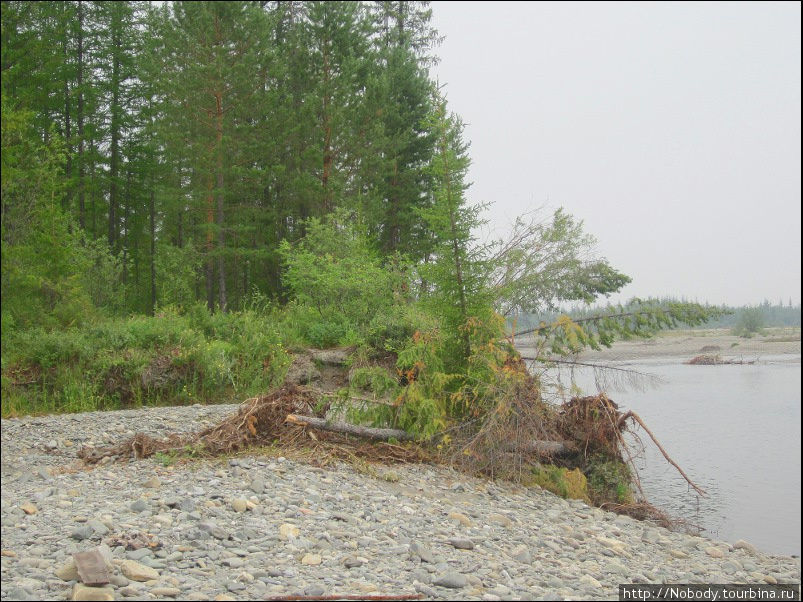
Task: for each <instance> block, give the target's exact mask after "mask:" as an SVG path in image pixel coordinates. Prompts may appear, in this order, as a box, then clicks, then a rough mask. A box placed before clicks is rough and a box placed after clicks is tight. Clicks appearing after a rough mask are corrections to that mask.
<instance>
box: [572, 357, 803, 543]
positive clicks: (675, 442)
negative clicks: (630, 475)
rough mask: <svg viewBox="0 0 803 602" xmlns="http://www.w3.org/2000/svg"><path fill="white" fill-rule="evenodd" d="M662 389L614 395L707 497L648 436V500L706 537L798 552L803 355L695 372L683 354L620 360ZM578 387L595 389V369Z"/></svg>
mask: <svg viewBox="0 0 803 602" xmlns="http://www.w3.org/2000/svg"><path fill="white" fill-rule="evenodd" d="M614 365H616V366H620V367H626V368H632V369H635V370H638V371H641V372H649V373H651V374H655V375H657V376H659V377H661V378H662V379H663V381H664V382H663V384H662V385H660V386H657V387H655V388H650V389H647V390H646V391H635V390H633V389H632V388H631V389H630V390H626V391H610V392H609V396H610V397H611V398H612V399H613V400H614V401H616V402H617V403H618V404H619V407H620V410H623V411H626V410H628V409H630V410H633V411H634V412H636V413H637V414H639V415H640V416H641V418H642V419H643V420H644V422H645V423H646V424H647V426H649V427H650V430H651V431H652V432H653V433H654V434H655V436H656V437H657V438H658V440H659V441H660V442H661V444H662V445H663V446H664V448H665V449H666V450H667V452H668V453H669V455H670V456H671V457H672V458H673V459H674V460H675V461H676V462H677V463H678V464H679V465H680V466H681V468H683V469H684V471H685V472H686V473H687V474H688V475H689V477H690V478H691V479H692V480H693V481H694V482H695V483H697V484H698V485H699V486H701V487H702V488H703V489H705V490H706V491H707V493H708V494H709V495H708V497H707V498H702V499H700V498H698V496H697V495H695V494H694V493H693V491H691V490H690V488H689V487H688V485H687V484H686V482H685V481H684V480H683V478H682V477H681V476H680V475H679V474H678V472H677V471H676V470H675V468H674V467H672V466H671V465H669V464H668V463H667V462H666V461H665V460H664V458H663V456H661V454H660V452H659V451H658V450H657V448H656V447H655V446H654V445H653V444H652V442H651V441H650V439H649V436H648V435H647V434H646V433H644V432H643V431H640V435H641V439H642V441H643V443H644V446H645V449H644V451H643V453H642V454H641V458H640V459H639V461H638V464H639V465H640V474H641V480H642V485H643V487H644V491H645V493H646V495H647V497H648V499H649V500H650V501H651V502H652V503H653V504H655V505H656V506H658V507H660V508H662V509H664V510H666V511H668V512H669V513H670V514H671V515H673V516H680V517H683V518H686V519H688V520H690V521H692V522H695V523H697V524H699V525H700V526H702V527H703V528H704V529H705V533H704V535H706V536H709V537H712V538H714V539H719V540H724V541H729V542H734V541H736V540H738V539H745V540H747V541H749V542H750V543H752V544H753V545H755V546H756V547H757V548H759V549H760V550H762V551H764V552H767V553H774V554H785V555H789V554H794V555H800V549H801V545H800V541H801V534H800V514H801V504H800V498H801V495H800V489H801V476H800V475H801V457H800V452H801V445H800V430H801V428H800V404H801V380H800V378H801V373H800V355H797V356H792V357H790V356H789V355H785V356H779V357H764V358H762V359H761V361H760V362H758V363H757V364H755V365H724V366H689V365H685V364H683V363H682V361H681V360H680V359H678V358H654V359H650V360H639V361H627V362H617V363H615V364H614ZM575 377H576V382H577V384H579V385H580V386H581V387H582V388H583V389H584V390H585V391H586V392H588V393H596V386H595V380H594V378H593V375H592V374H591V373H590V371H589V370H579V371H577V372H576V374H575Z"/></svg>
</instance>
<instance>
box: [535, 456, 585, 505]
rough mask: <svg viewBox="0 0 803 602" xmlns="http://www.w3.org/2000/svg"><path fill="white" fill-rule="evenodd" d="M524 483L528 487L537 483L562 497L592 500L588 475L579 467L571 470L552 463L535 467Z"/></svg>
mask: <svg viewBox="0 0 803 602" xmlns="http://www.w3.org/2000/svg"><path fill="white" fill-rule="evenodd" d="M524 484H525V485H527V486H528V487H533V486H536V485H537V486H539V487H541V488H542V489H546V490H547V491H551V492H552V493H554V494H555V495H559V496H560V497H562V498H570V499H577V500H583V501H586V502H590V499H589V496H588V485H587V481H586V477H585V475H584V474H583V473H582V472H581V471H580V469H579V468H575V469H574V470H569V469H568V468H562V467H558V466H554V465H552V464H546V465H544V466H538V467H533V468H532V470H531V473H530V474H529V475H527V476H526V477H525V478H524Z"/></svg>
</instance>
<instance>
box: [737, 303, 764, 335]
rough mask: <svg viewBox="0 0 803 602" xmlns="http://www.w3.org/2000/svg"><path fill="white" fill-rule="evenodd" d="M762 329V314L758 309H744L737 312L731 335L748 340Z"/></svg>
mask: <svg viewBox="0 0 803 602" xmlns="http://www.w3.org/2000/svg"><path fill="white" fill-rule="evenodd" d="M763 328H764V313H763V312H762V311H761V308H760V307H746V308H744V309H742V310H741V311H740V312H739V315H738V316H737V318H736V326H735V327H734V328H733V334H735V335H737V336H740V337H744V338H747V339H749V338H750V337H752V336H753V335H755V334H760V333H761V332H762V330H763Z"/></svg>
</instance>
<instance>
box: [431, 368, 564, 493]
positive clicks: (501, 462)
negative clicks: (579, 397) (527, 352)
mask: <svg viewBox="0 0 803 602" xmlns="http://www.w3.org/2000/svg"><path fill="white" fill-rule="evenodd" d="M510 370H511V372H517V373H518V374H519V376H520V377H521V380H520V382H519V384H518V386H516V387H514V388H508V387H500V388H498V390H497V396H496V397H495V399H494V405H493V406H492V407H491V408H489V409H488V410H487V411H484V412H480V413H479V415H478V416H476V417H474V418H467V419H466V420H465V421H463V422H462V423H461V424H458V425H457V426H455V427H452V428H451V429H450V430H449V431H448V432H447V433H446V435H447V436H448V437H449V438H450V439H453V441H454V444H453V445H451V446H448V447H447V446H444V449H445V454H444V456H443V457H444V460H446V461H448V462H449V463H450V464H452V465H454V466H456V467H458V468H459V469H460V470H463V471H466V472H471V473H477V474H485V475H489V476H491V477H492V478H497V477H499V478H513V479H516V478H518V477H519V476H520V475H521V474H522V473H523V472H524V471H526V470H528V467H529V466H532V465H533V464H535V463H538V462H542V461H549V460H551V459H552V458H554V457H556V456H561V455H565V454H567V453H571V452H572V451H573V450H574V446H573V444H572V442H570V441H564V440H562V438H561V437H560V436H559V434H558V432H557V431H556V429H555V428H554V423H555V416H554V409H553V408H552V407H551V406H550V405H548V404H546V403H544V402H543V400H542V399H541V395H540V390H539V387H538V383H537V381H536V380H535V379H534V378H533V377H532V376H531V375H530V374H529V372H528V371H527V369H526V366H525V365H524V363H523V362H520V365H511V366H510Z"/></svg>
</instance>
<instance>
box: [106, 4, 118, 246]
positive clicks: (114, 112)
mask: <svg viewBox="0 0 803 602" xmlns="http://www.w3.org/2000/svg"><path fill="white" fill-rule="evenodd" d="M120 27H121V24H120V23H119V19H118V16H117V11H115V12H114V14H113V17H112V54H113V56H112V82H111V85H112V103H111V107H110V110H111V157H110V158H109V248H110V249H111V250H112V251H113V252H117V250H118V242H119V241H118V238H119V236H118V230H119V225H118V216H117V205H118V198H117V177H118V175H119V170H120V112H121V111H120V44H121V42H120Z"/></svg>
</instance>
